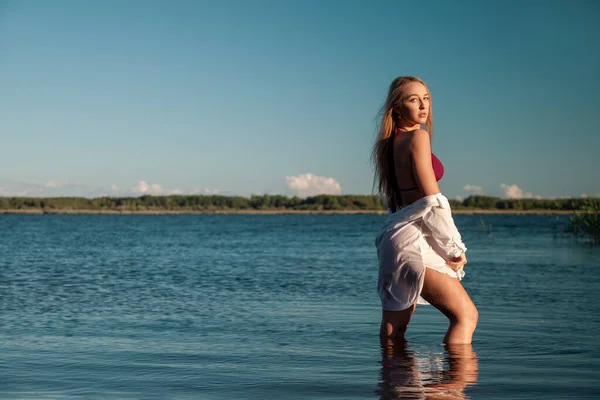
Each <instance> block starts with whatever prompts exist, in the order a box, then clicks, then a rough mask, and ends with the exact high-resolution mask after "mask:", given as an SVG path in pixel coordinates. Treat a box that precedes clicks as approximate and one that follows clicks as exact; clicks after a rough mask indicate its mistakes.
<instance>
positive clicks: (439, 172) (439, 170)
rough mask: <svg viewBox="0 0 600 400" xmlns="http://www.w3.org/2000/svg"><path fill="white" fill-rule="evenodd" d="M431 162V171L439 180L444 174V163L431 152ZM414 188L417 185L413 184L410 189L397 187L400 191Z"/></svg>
mask: <svg viewBox="0 0 600 400" xmlns="http://www.w3.org/2000/svg"><path fill="white" fill-rule="evenodd" d="M431 164H432V166H433V173H434V174H435V180H436V181H439V180H440V179H442V177H443V176H444V165H443V164H442V162H441V161H440V160H439V158H437V157H436V156H435V154H433V153H431ZM416 189H418V187H417V186H415V187H414V188H410V189H400V188H398V190H400V191H401V192H407V191H409V190H416Z"/></svg>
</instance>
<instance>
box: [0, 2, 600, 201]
mask: <svg viewBox="0 0 600 400" xmlns="http://www.w3.org/2000/svg"><path fill="white" fill-rule="evenodd" d="M599 4H600V3H598V2H595V1H593V0H590V1H583V0H581V1H566V0H565V1H552V0H548V1H536V0H531V1H508V0H507V1H504V0H503V1H490V2H480V1H452V2H450V1H419V2H417V1H407V2H404V1H372V2H368V1H342V0H339V1H334V0H331V1H312V0H303V1H292V0H285V1H279V0H277V1H276V0H273V1H258V0H252V1H249V0H243V1H228V0H224V1H202V0H197V1H196V0H191V1H183V0H174V1H152V0H130V1H121V0H106V1H91V0H54V1H44V0H14V1H11V0H8V1H6V0H4V1H2V0H0V139H1V140H0V196H10V195H26V196H58V195H76V196H88V197H95V196H100V195H110V196H126V195H140V194H142V193H151V194H168V193H223V194H227V195H233V194H237V195H243V196H249V195H250V194H253V193H254V194H262V193H280V194H285V195H292V194H299V195H303V196H304V195H311V194H315V193H318V192H325V193H342V194H370V193H371V190H372V184H373V170H372V167H371V165H370V162H369V156H370V151H371V147H372V144H373V140H374V138H375V136H374V135H375V117H376V114H377V111H378V109H379V107H380V106H381V105H382V103H383V101H384V99H385V95H386V91H387V87H388V85H389V83H390V82H391V81H392V79H393V78H395V77H396V76H400V75H416V76H419V77H421V78H422V79H424V80H425V82H426V83H427V84H428V86H429V88H430V90H431V93H432V103H433V115H434V141H433V151H434V152H435V153H436V155H437V156H438V157H439V158H440V159H441V160H442V162H443V163H444V166H445V169H446V174H445V176H444V178H443V179H442V181H440V187H441V190H442V192H443V193H444V194H446V195H447V196H448V197H451V198H455V197H459V198H460V197H466V196H468V195H469V194H472V193H484V194H487V195H493V196H503V197H519V196H541V197H544V198H547V197H564V196H575V197H580V196H582V195H584V194H585V195H588V196H600V179H598V171H599V170H600V158H599V157H598V152H599V150H600V112H599V111H598V110H600V74H599V71H600V52H599V51H598V49H600V24H598V23H597V21H598V20H600V5H599Z"/></svg>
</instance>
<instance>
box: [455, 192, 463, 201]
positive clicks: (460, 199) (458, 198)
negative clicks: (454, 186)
mask: <svg viewBox="0 0 600 400" xmlns="http://www.w3.org/2000/svg"><path fill="white" fill-rule="evenodd" d="M454 200H457V201H463V200H464V197H462V196H461V195H458V194H457V195H456V196H454Z"/></svg>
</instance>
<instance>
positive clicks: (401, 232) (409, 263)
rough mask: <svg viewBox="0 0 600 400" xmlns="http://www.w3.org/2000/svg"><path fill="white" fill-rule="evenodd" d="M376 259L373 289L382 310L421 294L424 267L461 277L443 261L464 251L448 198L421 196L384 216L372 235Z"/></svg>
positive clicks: (401, 306) (408, 303)
mask: <svg viewBox="0 0 600 400" xmlns="http://www.w3.org/2000/svg"><path fill="white" fill-rule="evenodd" d="M375 245H376V247H377V257H378V259H379V278H378V282H377V290H378V292H379V297H380V299H381V305H382V307H383V309H384V310H391V311H400V310H404V309H407V308H408V307H410V306H411V305H412V304H414V303H415V301H417V302H418V303H419V304H428V303H427V302H426V301H425V300H424V299H423V298H422V297H421V296H420V294H421V290H422V289H423V282H424V279H425V268H431V269H434V270H436V271H439V272H441V273H444V274H447V275H449V276H451V277H453V278H456V279H458V280H461V279H462V278H463V277H464V275H465V272H464V271H463V270H462V269H461V270H459V271H458V272H456V271H454V270H452V269H451V268H450V267H448V266H447V265H446V261H449V260H450V259H452V258H454V257H458V256H460V255H461V254H462V253H463V252H466V251H467V248H466V246H465V244H464V243H463V242H462V239H461V236H460V233H459V232H458V229H457V228H456V225H455V224H454V219H453V218H452V211H451V209H450V203H449V202H448V199H447V198H446V197H445V196H444V195H443V194H441V193H437V194H434V195H431V196H426V197H423V198H422V199H420V200H418V201H416V202H414V203H412V204H411V205H409V206H406V207H403V208H401V209H399V210H397V211H396V212H395V213H393V214H390V215H389V216H388V219H387V221H386V222H385V224H384V226H383V227H382V229H381V231H380V232H379V234H378V235H377V237H376V239H375Z"/></svg>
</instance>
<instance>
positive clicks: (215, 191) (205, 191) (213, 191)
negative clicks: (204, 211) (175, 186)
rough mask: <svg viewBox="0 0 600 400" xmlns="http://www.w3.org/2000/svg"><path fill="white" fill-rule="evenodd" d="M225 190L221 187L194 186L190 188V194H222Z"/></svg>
mask: <svg viewBox="0 0 600 400" xmlns="http://www.w3.org/2000/svg"><path fill="white" fill-rule="evenodd" d="M221 193H223V191H222V190H221V189H210V188H203V189H199V188H194V189H192V190H190V192H189V194H200V195H213V194H221Z"/></svg>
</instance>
